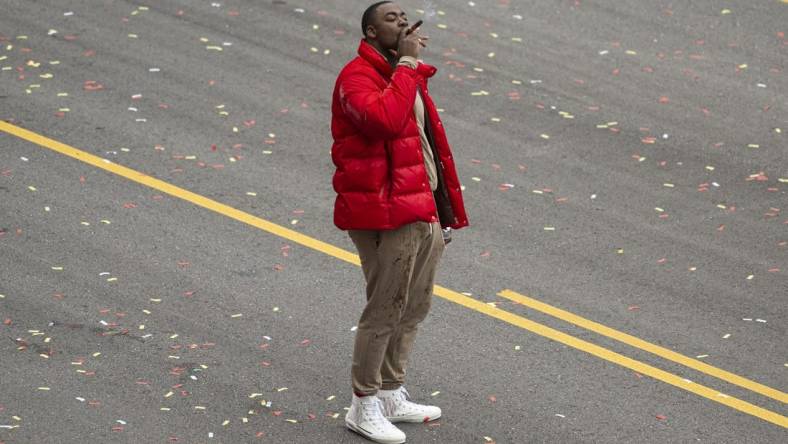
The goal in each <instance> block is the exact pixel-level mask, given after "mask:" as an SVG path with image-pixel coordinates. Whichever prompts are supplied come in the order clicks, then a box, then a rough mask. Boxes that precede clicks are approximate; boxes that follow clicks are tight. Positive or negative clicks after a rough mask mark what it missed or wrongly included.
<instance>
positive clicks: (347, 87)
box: [331, 40, 468, 230]
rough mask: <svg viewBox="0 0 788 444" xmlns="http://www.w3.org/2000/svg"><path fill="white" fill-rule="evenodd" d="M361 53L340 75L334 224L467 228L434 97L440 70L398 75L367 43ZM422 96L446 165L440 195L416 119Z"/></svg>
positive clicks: (422, 67)
mask: <svg viewBox="0 0 788 444" xmlns="http://www.w3.org/2000/svg"><path fill="white" fill-rule="evenodd" d="M358 54H359V57H356V58H355V59H353V60H352V61H351V62H350V63H348V64H347V65H346V66H345V68H344V69H343V70H342V72H340V74H339V77H338V78H337V81H336V86H335V87H334V96H333V103H332V105H331V113H332V119H331V133H332V135H333V137H334V145H333V147H332V148H331V158H332V160H333V162H334V165H335V166H336V168H337V169H336V172H335V173H334V179H333V186H334V190H335V191H336V192H337V198H336V201H335V203H334V224H335V225H336V226H337V227H338V228H340V229H342V230H391V229H395V228H397V227H400V226H402V225H405V224H408V223H411V222H416V221H424V222H436V221H438V220H439V219H440V222H441V225H442V226H443V227H444V228H445V227H452V228H462V227H465V226H467V225H468V218H467V216H466V215H465V208H464V205H463V200H462V192H461V191H460V182H459V180H458V179H457V171H456V169H455V167H454V160H453V158H452V153H451V148H450V147H449V143H448V141H447V140H446V132H445V131H444V129H443V124H442V123H441V120H440V117H439V116H438V112H437V110H436V108H435V104H434V103H433V102H432V99H431V98H430V96H429V94H428V90H427V79H428V78H429V77H432V76H433V75H435V72H436V71H437V69H436V68H435V67H433V66H430V65H426V64H423V63H419V65H418V67H417V69H412V68H410V67H407V66H397V67H396V68H392V67H391V65H389V63H388V61H387V60H386V59H385V58H384V57H383V55H381V54H380V53H379V52H378V51H377V50H376V49H375V48H374V47H373V46H372V45H370V44H369V43H367V42H366V41H364V40H361V44H360V45H359V48H358ZM417 91H421V94H422V100H423V102H424V110H425V121H426V123H425V127H426V128H425V129H426V130H427V131H428V138H430V139H431V144H432V149H433V152H434V153H436V156H435V158H436V160H439V161H438V162H435V163H436V167H437V169H438V179H439V180H438V189H437V190H436V191H435V193H434V194H433V192H432V190H431V189H430V184H429V179H428V177H427V171H426V169H425V167H424V157H423V151H422V149H421V141H420V139H419V129H418V126H417V123H416V117H415V115H414V112H413V104H414V102H415V100H416V94H417ZM436 207H437V208H438V210H436Z"/></svg>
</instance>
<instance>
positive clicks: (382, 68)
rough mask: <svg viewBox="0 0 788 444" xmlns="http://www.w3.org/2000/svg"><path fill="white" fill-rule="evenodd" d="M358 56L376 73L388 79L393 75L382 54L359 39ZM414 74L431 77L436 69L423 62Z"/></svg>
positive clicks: (392, 70) (392, 69)
mask: <svg viewBox="0 0 788 444" xmlns="http://www.w3.org/2000/svg"><path fill="white" fill-rule="evenodd" d="M358 55H359V56H361V58H362V59H364V60H366V61H367V62H369V63H370V64H372V66H373V67H375V69H376V70H378V72H380V73H381V74H382V75H383V76H384V77H386V78H389V77H391V74H393V73H394V68H392V67H391V65H389V62H388V60H386V58H385V57H383V54H381V53H380V52H378V50H377V49H375V47H374V46H372V45H370V44H369V43H367V41H366V40H364V39H361V43H360V44H359V45H358ZM416 72H417V73H419V74H420V75H422V76H424V77H427V78H429V77H432V76H434V75H435V73H436V72H438V68H436V67H434V66H432V65H428V64H426V63H423V62H419V64H418V66H417V67H416Z"/></svg>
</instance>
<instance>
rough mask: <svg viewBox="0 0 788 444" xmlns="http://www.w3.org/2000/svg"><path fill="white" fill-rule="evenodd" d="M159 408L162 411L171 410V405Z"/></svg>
mask: <svg viewBox="0 0 788 444" xmlns="http://www.w3.org/2000/svg"><path fill="white" fill-rule="evenodd" d="M159 410H161V411H162V412H169V411H170V408H169V407H159Z"/></svg>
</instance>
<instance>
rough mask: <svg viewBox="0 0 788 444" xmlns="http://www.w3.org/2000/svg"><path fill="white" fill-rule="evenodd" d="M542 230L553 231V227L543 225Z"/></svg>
mask: <svg viewBox="0 0 788 444" xmlns="http://www.w3.org/2000/svg"><path fill="white" fill-rule="evenodd" d="M544 231H555V227H544Z"/></svg>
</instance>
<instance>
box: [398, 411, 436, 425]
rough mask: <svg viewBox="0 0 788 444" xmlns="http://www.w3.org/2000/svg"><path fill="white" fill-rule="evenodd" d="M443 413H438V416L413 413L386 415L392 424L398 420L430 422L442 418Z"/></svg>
mask: <svg viewBox="0 0 788 444" xmlns="http://www.w3.org/2000/svg"><path fill="white" fill-rule="evenodd" d="M442 413H443V412H441V413H438V416H422V415H411V416H399V417H396V418H391V417H388V416H386V419H388V420H389V422H391V423H392V424H394V423H396V422H430V421H435V420H436V419H438V418H440V417H441V414H442Z"/></svg>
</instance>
